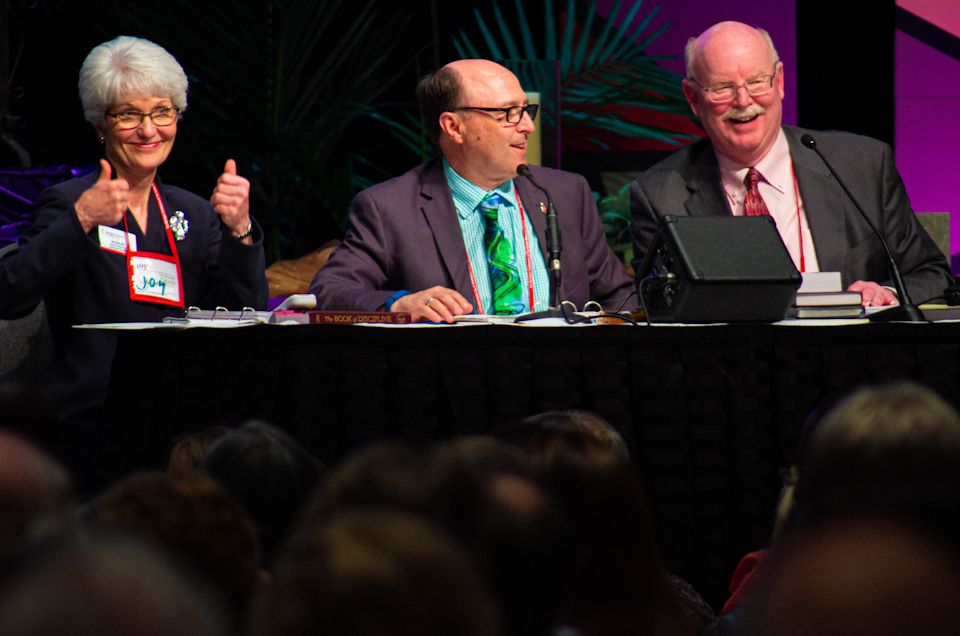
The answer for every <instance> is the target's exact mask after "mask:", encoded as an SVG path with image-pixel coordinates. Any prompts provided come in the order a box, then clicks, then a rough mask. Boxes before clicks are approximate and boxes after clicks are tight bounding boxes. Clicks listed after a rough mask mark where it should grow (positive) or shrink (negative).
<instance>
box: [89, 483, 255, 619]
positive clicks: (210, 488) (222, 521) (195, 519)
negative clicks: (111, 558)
mask: <svg viewBox="0 0 960 636" xmlns="http://www.w3.org/2000/svg"><path fill="white" fill-rule="evenodd" d="M88 516H89V522H90V525H91V528H92V529H93V530H94V531H101V532H110V533H114V534H119V535H122V536H126V537H131V538H137V539H140V540H142V541H145V542H147V543H149V544H150V545H152V546H154V547H157V548H158V549H161V550H164V551H166V552H167V553H168V554H169V555H170V556H171V558H174V559H177V560H179V561H182V562H183V563H184V564H185V565H187V566H188V567H192V568H193V569H195V570H196V572H197V574H198V575H199V576H204V577H206V578H207V579H208V580H209V582H210V583H211V584H212V585H214V586H215V587H216V588H217V589H218V590H219V591H220V592H221V593H222V594H223V595H224V597H225V599H226V600H227V601H228V602H229V604H230V606H231V607H232V608H233V609H234V610H235V615H236V616H237V617H240V616H242V615H243V614H244V613H245V612H246V609H247V605H248V603H249V601H250V599H251V598H252V596H253V593H254V592H255V590H256V587H257V584H258V582H259V580H260V572H259V568H258V565H257V548H256V537H255V529H254V525H253V522H252V521H251V520H250V517H249V515H248V514H247V511H246V510H245V509H244V507H243V505H242V504H241V503H240V502H239V501H237V500H236V499H235V498H234V497H233V495H231V494H230V493H228V492H227V491H226V490H224V489H223V488H222V487H221V486H220V485H219V484H217V483H216V482H215V481H214V480H213V479H212V478H210V477H206V476H202V475H197V476H194V477H192V478H189V479H182V478H176V477H171V476H170V475H167V474H166V473H162V472H145V473H139V474H135V475H131V476H130V477H127V478H125V479H123V480H121V481H119V482H117V483H116V484H115V485H113V486H112V487H111V488H109V489H108V490H107V491H106V492H104V493H103V494H102V495H101V496H100V497H98V498H97V499H96V500H94V501H93V502H92V503H91V505H90V508H89V511H88Z"/></svg>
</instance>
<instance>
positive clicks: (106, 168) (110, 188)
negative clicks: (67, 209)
mask: <svg viewBox="0 0 960 636" xmlns="http://www.w3.org/2000/svg"><path fill="white" fill-rule="evenodd" d="M111 174H112V171H111V169H110V164H109V163H108V162H107V160H106V159H101V160H100V177H99V178H98V179H97V181H96V183H94V184H93V185H92V186H90V188H89V189H87V190H86V191H85V192H84V193H83V194H81V195H80V198H79V199H77V202H76V203H75V204H74V205H73V207H74V209H75V210H76V212H77V220H78V221H80V225H81V226H82V227H83V231H84V233H89V232H90V231H91V230H92V229H93V228H95V227H97V226H98V225H116V224H117V223H119V222H120V220H121V219H122V218H123V213H124V212H126V211H127V206H128V202H127V193H128V191H129V186H128V185H127V182H126V181H124V180H123V179H111V178H110V177H111Z"/></svg>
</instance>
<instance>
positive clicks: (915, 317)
mask: <svg viewBox="0 0 960 636" xmlns="http://www.w3.org/2000/svg"><path fill="white" fill-rule="evenodd" d="M800 143H802V144H803V145H804V146H806V147H807V148H809V149H810V150H812V151H814V152H815V153H817V156H818V157H820V160H821V161H823V164H824V165H825V166H827V170H829V171H830V174H832V175H833V178H834V179H836V180H837V183H839V184H840V187H841V188H843V191H844V192H846V193H847V197H848V198H849V199H850V200H851V201H852V202H853V206H854V207H855V208H857V212H859V213H860V216H862V217H863V220H864V221H866V222H867V225H869V226H870V229H871V230H873V233H874V235H875V236H876V237H877V239H878V240H879V241H880V245H882V246H883V251H884V252H885V253H886V255H887V261H888V262H889V266H888V268H889V270H890V277H891V278H892V279H893V286H894V287H895V288H896V290H897V298H898V299H899V300H900V305H899V306H897V307H891V308H890V309H885V310H883V311H878V312H877V313H875V314H872V315H871V316H870V320H871V321H873V322H894V321H900V322H926V319H925V318H924V317H923V312H921V311H920V308H919V307H917V306H916V305H914V304H913V301H912V300H910V294H909V293H908V292H907V286H906V285H904V284H903V277H902V276H901V275H900V267H899V266H898V265H897V262H896V261H895V260H894V258H893V254H892V253H891V252H890V246H889V245H887V241H886V240H885V239H884V238H883V234H881V233H880V230H878V229H877V226H876V225H874V224H873V221H871V220H870V217H869V216H867V213H866V212H865V211H864V209H863V207H862V206H861V205H860V202H859V201H857V198H856V197H855V196H853V193H852V192H850V188H848V187H847V184H846V183H844V181H843V179H841V178H840V175H839V174H837V171H836V170H835V169H834V167H833V164H831V163H830V160H829V159H827V158H826V157H825V156H824V155H823V153H822V152H820V149H819V148H817V141H816V140H815V139H814V138H813V136H812V135H810V134H808V133H805V134H804V135H803V136H802V137H800Z"/></svg>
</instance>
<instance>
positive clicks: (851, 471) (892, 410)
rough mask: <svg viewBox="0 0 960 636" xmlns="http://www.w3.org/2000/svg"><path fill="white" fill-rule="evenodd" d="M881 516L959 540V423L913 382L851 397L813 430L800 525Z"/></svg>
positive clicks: (803, 473) (800, 492) (799, 503)
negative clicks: (845, 517) (844, 517)
mask: <svg viewBox="0 0 960 636" xmlns="http://www.w3.org/2000/svg"><path fill="white" fill-rule="evenodd" d="M851 513H863V514H882V515H886V516H890V515H892V516H896V517H900V518H903V519H904V520H906V521H908V522H912V523H917V524H923V525H926V526H928V527H929V528H930V529H931V530H935V531H939V532H942V533H944V534H945V535H946V536H948V537H951V538H953V540H958V539H960V416H958V414H957V412H956V411H955V410H954V409H953V408H952V407H951V406H950V405H949V404H947V403H946V402H945V401H944V400H943V398H941V397H940V396H938V395H937V394H936V393H934V392H933V391H931V390H930V389H927V388H925V387H922V386H920V385H918V384H913V383H898V384H892V385H883V386H877V387H868V388H864V389H861V390H859V391H856V392H854V393H852V394H851V395H850V396H849V397H848V398H847V399H845V400H843V401H842V402H840V403H839V404H838V405H837V406H836V407H835V408H834V409H833V410H831V411H830V412H829V413H827V414H826V415H825V416H824V418H823V420H822V421H821V422H820V423H819V425H818V426H817V427H816V428H815V429H814V431H813V433H812V435H811V438H810V442H809V448H808V449H807V452H806V458H805V460H804V462H803V465H802V466H801V467H800V474H799V483H798V486H797V492H796V511H795V515H796V518H795V522H796V523H798V524H804V523H817V522H820V521H823V520H828V519H830V518H832V517H834V516H836V515H838V514H851Z"/></svg>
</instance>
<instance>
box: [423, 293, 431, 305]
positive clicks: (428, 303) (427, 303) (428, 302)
mask: <svg viewBox="0 0 960 636" xmlns="http://www.w3.org/2000/svg"><path fill="white" fill-rule="evenodd" d="M432 302H433V296H427V302H425V303H423V304H424V305H426V306H427V307H429V306H430V303H432Z"/></svg>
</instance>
